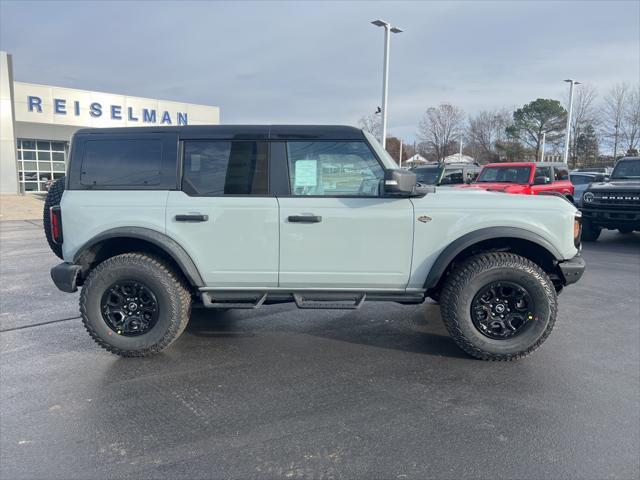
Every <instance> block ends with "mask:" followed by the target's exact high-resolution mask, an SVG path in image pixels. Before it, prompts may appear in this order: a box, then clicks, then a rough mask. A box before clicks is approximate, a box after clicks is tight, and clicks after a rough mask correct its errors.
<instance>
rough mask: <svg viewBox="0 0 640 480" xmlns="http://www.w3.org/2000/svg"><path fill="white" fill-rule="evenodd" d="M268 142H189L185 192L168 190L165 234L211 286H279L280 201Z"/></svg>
mask: <svg viewBox="0 0 640 480" xmlns="http://www.w3.org/2000/svg"><path fill="white" fill-rule="evenodd" d="M267 157H268V143H266V142H257V141H249V140H247V141H222V140H185V141H184V142H183V159H184V160H183V175H182V191H171V192H169V198H168V199H167V209H166V230H167V235H169V236H170V237H172V238H174V239H175V240H176V241H177V242H178V243H179V244H180V245H182V246H183V247H184V248H185V250H186V251H187V253H188V254H189V255H190V256H191V258H192V259H193V261H194V262H195V264H196V266H197V267H198V270H199V271H200V275H202V277H203V279H204V281H205V283H206V285H207V286H209V287H276V286H277V285H278V239H279V232H278V229H279V225H278V201H277V200H276V198H275V197H272V196H269V189H268V185H269V182H268V158H267Z"/></svg>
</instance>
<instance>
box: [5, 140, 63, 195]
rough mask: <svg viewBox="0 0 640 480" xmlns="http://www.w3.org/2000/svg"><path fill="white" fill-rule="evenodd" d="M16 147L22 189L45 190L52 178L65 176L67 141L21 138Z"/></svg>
mask: <svg viewBox="0 0 640 480" xmlns="http://www.w3.org/2000/svg"><path fill="white" fill-rule="evenodd" d="M16 147H17V148H16V151H17V154H18V181H19V182H20V190H21V191H25V192H45V191H46V190H47V187H48V184H49V182H50V181H51V180H55V179H57V178H60V177H63V176H64V172H65V164H66V159H67V152H68V150H69V144H68V143H67V142H59V141H52V140H36V139H27V138H20V139H18V141H17V144H16Z"/></svg>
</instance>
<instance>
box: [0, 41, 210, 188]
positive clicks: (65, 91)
mask: <svg viewBox="0 0 640 480" xmlns="http://www.w3.org/2000/svg"><path fill="white" fill-rule="evenodd" d="M218 123H220V109H219V108H218V107H214V106H207V105H194V104H190V103H180V102H173V101H168V100H154V99H150V98H141V97H129V96H126V95H117V94H112V93H104V92H91V91H88V90H78V89H75V88H64V87H55V86H51V85H40V84H35V83H23V82H14V81H13V71H12V60H11V55H9V54H7V53H5V52H0V193H3V194H7V193H8V194H12V193H13V194H15V193H19V192H41V191H44V189H45V185H46V184H47V182H48V181H49V180H53V179H56V178H59V177H61V176H63V175H64V172H65V168H66V162H67V156H68V153H69V140H70V138H71V135H73V133H74V132H75V131H76V130H78V129H80V128H85V127H92V128H96V127H97V128H104V127H134V126H147V127H148V126H158V127H162V126H168V125H212V124H214V125H215V124H218Z"/></svg>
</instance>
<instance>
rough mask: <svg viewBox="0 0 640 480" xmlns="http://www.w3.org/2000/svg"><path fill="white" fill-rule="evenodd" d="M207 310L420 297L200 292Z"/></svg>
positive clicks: (331, 306)
mask: <svg viewBox="0 0 640 480" xmlns="http://www.w3.org/2000/svg"><path fill="white" fill-rule="evenodd" d="M200 296H201V298H202V303H203V305H204V306H205V307H207V308H243V309H252V308H258V307H260V306H262V305H273V304H278V303H291V302H293V303H295V304H296V307H298V308H302V309H322V310H356V309H358V308H360V307H361V306H362V304H363V303H364V301H365V300H367V301H368V302H372V301H373V302H396V303H401V304H404V305H409V304H413V305H415V304H420V303H422V302H423V301H424V298H425V297H424V293H396V292H375V291H372V292H318V291H315V292H314V291H309V292H302V291H297V292H295V291H275V290H271V291H269V290H267V291H227V290H204V291H201V292H200Z"/></svg>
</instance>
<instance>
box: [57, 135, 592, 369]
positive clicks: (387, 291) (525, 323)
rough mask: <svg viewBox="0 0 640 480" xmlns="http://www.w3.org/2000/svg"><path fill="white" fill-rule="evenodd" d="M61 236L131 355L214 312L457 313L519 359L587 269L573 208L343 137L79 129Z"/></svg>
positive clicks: (473, 350)
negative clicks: (370, 307)
mask: <svg viewBox="0 0 640 480" xmlns="http://www.w3.org/2000/svg"><path fill="white" fill-rule="evenodd" d="M44 223H45V234H46V235H47V239H48V240H49V243H50V245H51V247H52V250H53V251H54V252H55V253H56V254H57V255H58V256H59V257H61V258H63V259H64V263H61V264H60V265H58V266H56V267H54V268H53V269H52V270H51V276H52V278H53V281H54V283H55V284H56V286H57V287H58V288H59V289H60V290H63V291H65V292H74V291H76V290H77V289H78V287H79V286H81V287H82V293H81V296H80V312H81V314H82V321H83V323H84V325H85V327H86V328H87V330H88V332H89V334H90V335H91V336H92V337H93V339H94V340H95V341H96V342H97V343H98V344H99V345H100V346H102V347H104V348H105V349H107V350H109V351H110V352H113V353H115V354H118V355H122V356H127V357H133V356H136V357H141V356H146V355H150V354H154V353H157V352H160V351H161V350H164V349H165V348H167V347H168V346H169V345H170V344H171V343H172V342H173V341H174V340H176V339H177V338H178V336H179V335H180V334H181V333H182V331H183V330H184V328H185V326H186V324H187V322H188V320H189V315H190V311H191V306H192V304H193V303H194V302H201V303H202V304H203V305H204V306H205V307H208V308H212V309H221V308H222V309H229V308H258V307H260V306H262V305H267V304H273V303H282V302H293V303H295V305H296V306H297V307H298V308H321V309H355V308H359V307H360V306H361V305H362V304H363V302H365V301H386V302H397V303H401V304H419V303H422V302H423V301H424V300H425V298H426V297H430V298H432V299H434V300H435V301H438V302H439V303H440V305H441V311H442V318H443V320H444V323H445V325H446V327H447V329H448V331H449V333H450V334H451V336H452V337H453V339H454V340H455V342H456V343H457V344H458V345H459V346H460V347H461V348H462V349H464V350H465V351H466V352H468V353H469V354H471V355H473V356H474V357H477V358H481V359H486V360H514V359H518V358H521V357H524V356H526V355H528V354H529V353H531V352H532V351H533V350H535V349H536V348H538V347H539V346H540V344H542V342H543V341H544V340H545V339H546V337H547V336H548V335H549V333H550V332H551V330H552V328H553V325H554V322H555V319H556V312H557V293H558V292H560V291H561V290H562V288H563V287H564V286H565V285H567V284H570V283H573V282H576V281H577V280H578V279H579V278H580V276H581V275H582V272H583V270H584V262H583V260H582V258H581V257H580V256H579V251H580V213H579V212H578V211H577V210H576V209H575V207H574V206H573V205H571V204H570V203H569V202H567V201H566V200H564V199H562V198H556V197H553V196H546V197H545V196H535V197H534V196H526V195H505V194H503V193H493V192H486V191H473V190H466V191H465V190H458V189H442V190H438V191H437V192H436V191H435V188H434V187H433V186H423V185H421V184H419V183H417V182H416V177H415V174H414V173H412V172H408V171H406V170H402V169H399V168H398V166H397V165H396V164H395V162H394V161H393V160H392V159H391V158H390V157H389V155H388V154H387V153H386V152H385V151H384V150H383V149H382V148H381V147H380V145H379V144H378V143H377V142H376V140H375V139H374V138H373V137H372V136H371V135H369V134H368V133H366V132H363V131H362V130H358V129H356V128H352V127H343V126H282V125H277V126H276V125H274V126H201V127H196V126H189V127H169V128H166V127H165V128H162V129H160V128H122V129H89V130H80V131H79V132H77V133H76V135H75V136H74V137H73V140H72V147H71V155H70V159H69V165H68V171H67V175H66V177H65V178H64V179H61V180H60V181H58V182H56V183H55V184H54V185H53V186H52V188H51V189H50V192H49V194H48V197H47V201H46V205H45V212H44Z"/></svg>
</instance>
